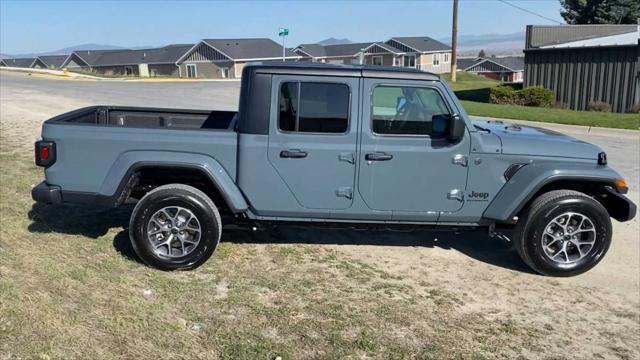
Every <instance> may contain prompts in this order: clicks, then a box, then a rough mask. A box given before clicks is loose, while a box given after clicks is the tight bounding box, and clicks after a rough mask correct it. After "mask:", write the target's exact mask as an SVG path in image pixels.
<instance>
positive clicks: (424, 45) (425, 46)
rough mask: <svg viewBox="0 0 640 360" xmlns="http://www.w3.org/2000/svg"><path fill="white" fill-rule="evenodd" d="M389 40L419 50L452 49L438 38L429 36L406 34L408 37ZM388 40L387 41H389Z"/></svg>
mask: <svg viewBox="0 0 640 360" xmlns="http://www.w3.org/2000/svg"><path fill="white" fill-rule="evenodd" d="M389 40H394V41H397V42H399V43H401V44H404V45H406V46H408V47H410V48H412V49H415V50H417V51H419V52H434V51H450V50H451V46H449V45H447V44H445V43H442V42H440V41H438V40H435V39H432V38H430V37H428V36H406V37H392V38H391V39H389ZM389 40H387V42H388V41H389Z"/></svg>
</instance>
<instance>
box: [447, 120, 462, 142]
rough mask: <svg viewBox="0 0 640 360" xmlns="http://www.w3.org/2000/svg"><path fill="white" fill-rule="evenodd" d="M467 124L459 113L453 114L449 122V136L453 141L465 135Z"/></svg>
mask: <svg viewBox="0 0 640 360" xmlns="http://www.w3.org/2000/svg"><path fill="white" fill-rule="evenodd" d="M465 129H466V125H465V123H464V120H462V118H461V117H460V115H458V114H453V115H451V122H450V124H449V134H448V136H447V138H448V139H449V141H451V142H458V141H459V140H460V139H462V137H463V136H464V131H465Z"/></svg>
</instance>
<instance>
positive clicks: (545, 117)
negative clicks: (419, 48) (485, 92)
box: [462, 100, 640, 130]
mask: <svg viewBox="0 0 640 360" xmlns="http://www.w3.org/2000/svg"><path fill="white" fill-rule="evenodd" d="M462 104H463V105H464V108H465V110H466V111H467V113H469V114H470V115H475V116H487V117H494V118H503V119H519V120H528V121H541V122H548V123H557V124H568V125H582V126H593V127H606V128H617V129H633V130H638V129H640V115H638V114H619V113H603V112H594V111H574V110H565V109H555V108H539V107H528V106H517V105H497V104H486V103H481V102H475V101H465V100H463V101H462Z"/></svg>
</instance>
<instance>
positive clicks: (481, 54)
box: [478, 49, 487, 58]
mask: <svg viewBox="0 0 640 360" xmlns="http://www.w3.org/2000/svg"><path fill="white" fill-rule="evenodd" d="M485 56H487V54H485V53H484V49H480V52H479V53H478V57H480V58H484V57H485Z"/></svg>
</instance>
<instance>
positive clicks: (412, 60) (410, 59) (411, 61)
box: [404, 55, 416, 67]
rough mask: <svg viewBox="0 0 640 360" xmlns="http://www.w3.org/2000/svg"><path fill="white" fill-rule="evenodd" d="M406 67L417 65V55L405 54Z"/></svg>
mask: <svg viewBox="0 0 640 360" xmlns="http://www.w3.org/2000/svg"><path fill="white" fill-rule="evenodd" d="M404 67H416V56H415V55H405V56H404Z"/></svg>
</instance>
